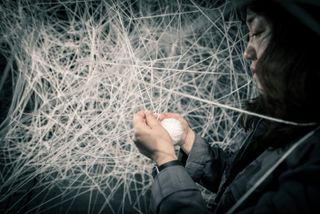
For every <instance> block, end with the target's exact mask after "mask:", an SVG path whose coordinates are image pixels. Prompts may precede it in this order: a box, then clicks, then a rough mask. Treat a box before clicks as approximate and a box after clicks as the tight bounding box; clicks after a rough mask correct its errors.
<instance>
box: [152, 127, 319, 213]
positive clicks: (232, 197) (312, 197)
mask: <svg viewBox="0 0 320 214" xmlns="http://www.w3.org/2000/svg"><path fill="white" fill-rule="evenodd" d="M263 131H265V130H264V127H263V124H262V123H258V124H257V125H256V126H255V127H254V128H253V129H252V130H251V131H250V132H248V133H246V134H245V135H244V136H243V137H239V138H238V141H239V142H238V143H241V144H242V146H241V147H240V149H239V150H238V151H237V152H236V153H235V154H232V153H229V152H226V150H223V149H221V148H220V147H219V146H217V145H213V146H210V145H209V144H207V143H206V142H205V141H204V140H203V139H202V138H200V137H199V136H197V137H196V140H195V142H194V145H193V148H192V151H191V152H190V154H189V156H186V155H185V154H183V153H182V154H181V155H180V159H181V161H182V162H183V164H184V166H177V165H176V166H170V167H168V168H165V169H164V170H162V171H161V172H160V173H159V174H158V175H157V176H156V177H155V180H154V183H153V185H152V189H151V207H150V208H151V212H152V213H165V214H168V213H175V214H177V213H226V212H227V211H228V210H229V211H230V208H231V207H233V206H234V205H235V204H236V203H237V202H240V201H243V202H241V203H240V205H239V206H237V209H236V210H235V213H312V212H311V210H314V211H315V210H317V211H319V210H320V201H319V198H320V132H319V131H316V132H312V133H309V134H307V135H304V136H302V137H301V138H304V139H302V140H300V141H299V139H298V140H297V141H295V142H292V143H291V144H289V145H287V146H285V147H283V148H277V149H262V150H261V149H260V150H259V149H257V148H255V147H254V145H252V144H253V143H252V142H255V141H254V139H256V138H258V137H259V136H260V135H261V133H262V132H263ZM305 138H306V139H305ZM253 148H254V149H253ZM252 151H254V152H253V153H254V154H252ZM282 159H283V160H282ZM195 182H197V183H199V184H201V185H202V186H204V187H206V188H207V189H209V190H211V191H212V192H215V193H217V197H216V199H215V202H214V204H213V206H212V209H208V206H207V204H206V203H205V202H204V200H203V198H202V195H201V192H200V191H199V188H198V187H197V185H196V184H195ZM249 192H250V194H249ZM244 195H245V196H244ZM246 196H247V197H246Z"/></svg>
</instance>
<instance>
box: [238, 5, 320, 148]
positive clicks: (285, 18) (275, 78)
mask: <svg viewBox="0 0 320 214" xmlns="http://www.w3.org/2000/svg"><path fill="white" fill-rule="evenodd" d="M245 8H247V9H250V10H252V11H254V12H255V13H257V14H259V15H262V16H264V17H265V18H266V19H267V21H268V22H269V23H271V26H272V35H271V39H270V42H269V45H268V47H267V48H266V50H265V51H264V53H263V54H262V56H261V57H260V58H259V59H258V62H257V68H256V73H257V76H258V78H259V81H260V84H261V86H262V88H263V93H262V94H261V95H260V96H259V97H257V98H255V99H253V100H250V101H249V102H248V104H247V109H248V110H250V111H254V112H256V113H259V114H264V115H268V116H271V117H275V118H280V119H283V120H287V121H294V122H297V123H310V122H315V123H317V124H319V122H320V104H319V102H318V96H319V92H320V71H319V66H320V65H319V58H318V54H317V53H318V52H319V50H320V45H319V43H320V38H319V34H318V32H316V31H314V29H311V28H310V27H309V26H307V25H306V24H305V22H303V20H301V19H299V18H298V17H297V16H295V15H294V14H292V13H291V12H289V10H288V9H287V8H286V5H282V4H279V1H271V0H268V1H264V0H253V1H250V2H247V3H246V5H245ZM318 9H319V8H318ZM244 118H245V123H244V124H245V127H248V126H250V125H251V124H252V122H253V121H255V120H256V118H253V117H248V116H244ZM266 123H267V127H268V131H267V132H266V133H265V134H264V136H263V137H262V139H261V142H262V143H263V144H264V145H265V146H275V147H277V146H281V145H283V144H284V143H289V142H291V141H292V140H294V139H295V138H296V137H297V136H299V135H301V134H302V133H304V132H306V131H307V130H309V129H310V128H311V127H308V126H306V127H300V126H293V125H285V124H283V123H277V122H271V121H266Z"/></svg>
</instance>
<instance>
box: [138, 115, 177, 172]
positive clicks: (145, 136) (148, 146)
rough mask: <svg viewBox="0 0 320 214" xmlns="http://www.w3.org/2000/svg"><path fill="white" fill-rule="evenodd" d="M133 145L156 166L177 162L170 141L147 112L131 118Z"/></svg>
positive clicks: (157, 122) (160, 126) (153, 117)
mask: <svg viewBox="0 0 320 214" xmlns="http://www.w3.org/2000/svg"><path fill="white" fill-rule="evenodd" d="M133 130H134V138H135V140H134V143H135V145H136V146H137V148H138V149H139V151H140V152H141V153H142V154H143V155H145V156H147V157H148V158H150V159H152V160H154V161H155V162H156V163H157V165H158V166H159V165H161V164H164V163H166V162H169V161H172V160H177V156H176V154H175V150H174V147H173V144H172V142H171V141H172V140H171V138H170V136H169V134H168V132H167V131H166V130H165V129H164V128H163V127H162V125H161V123H160V121H159V120H157V119H156V118H155V116H154V115H153V114H152V113H151V112H149V111H140V112H138V113H136V114H135V115H134V117H133Z"/></svg>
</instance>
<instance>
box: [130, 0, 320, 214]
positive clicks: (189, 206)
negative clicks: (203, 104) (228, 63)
mask: <svg viewBox="0 0 320 214" xmlns="http://www.w3.org/2000/svg"><path fill="white" fill-rule="evenodd" d="M279 2H281V1H262V0H253V1H250V3H248V4H247V5H245V6H244V8H245V11H246V24H247V26H248V29H249V41H248V44H247V48H246V50H245V51H244V57H245V58H246V59H248V60H250V62H251V66H250V67H251V70H252V73H253V79H254V80H255V81H256V83H257V84H256V85H257V87H258V89H259V90H260V92H261V93H260V95H259V96H258V97H257V98H255V99H254V100H250V101H249V102H248V104H247V109H248V110H250V111H253V112H256V113H259V114H264V115H267V116H270V117H274V118H279V119H282V120H284V121H286V122H275V121H271V120H266V119H261V118H257V117H253V116H246V115H243V127H244V131H245V132H246V135H245V137H244V138H239V139H237V140H238V141H239V143H241V144H242V146H241V148H240V149H239V150H238V151H237V152H236V153H235V154H234V155H230V154H226V153H225V151H224V150H222V149H220V148H219V147H218V146H209V145H208V144H207V143H206V142H204V140H202V139H201V138H200V137H199V136H197V135H196V134H195V133H194V132H193V131H192V129H191V128H190V127H189V126H188V123H187V122H186V120H184V119H183V118H182V117H181V116H179V115H178V114H174V113H166V114H162V115H161V116H160V120H162V119H164V118H176V119H178V120H180V121H181V122H182V124H183V126H184V138H183V140H182V142H181V144H180V146H181V151H180V154H179V158H178V157H177V156H176V154H175V151H174V148H173V146H172V143H171V139H170V137H169V135H168V133H167V132H166V131H165V130H164V129H163V128H162V126H161V125H160V121H159V120H158V119H156V118H155V117H154V115H153V114H152V113H150V112H147V111H141V112H138V113H136V115H135V116H134V119H133V125H134V134H135V138H136V140H135V144H136V146H137V147H138V149H139V150H140V152H141V153H142V154H144V155H146V156H147V157H149V158H151V159H152V160H154V161H155V162H156V164H157V166H158V170H159V171H160V172H158V174H157V175H156V176H155V180H154V184H153V186H152V191H151V192H152V198H151V211H152V212H153V213H207V212H208V213H211V212H215V213H226V212H229V213H232V212H243V213H249V212H250V213H256V212H259V213H302V212H303V213H308V212H311V210H320V203H319V202H318V198H320V131H319V122H320V112H319V110H320V105H319V102H318V101H317V100H318V99H317V98H318V96H319V95H318V93H319V91H320V90H319V86H320V84H319V82H320V72H319V68H318V60H317V58H318V55H317V54H315V53H317V51H318V50H319V48H320V45H319V40H320V38H319V31H318V30H319V29H314V28H313V27H312V26H314V25H307V24H306V22H305V21H306V20H302V19H301V16H299V14H298V15H297V14H295V13H292V10H291V9H292V7H291V6H292V5H288V7H286V5H283V4H281V5H280V3H279ZM291 3H292V1H291ZM295 6H297V5H295ZM288 8H289V10H288ZM318 9H319V8H318ZM315 11H317V10H315ZM195 182H198V183H200V184H201V185H203V186H204V187H206V188H207V189H209V190H211V191H213V192H215V193H217V196H216V198H215V204H214V205H213V206H212V208H211V210H209V209H208V208H207V206H206V205H205V203H204V201H203V199H202V198H201V194H200V192H199V190H198V188H197V186H196V185H195Z"/></svg>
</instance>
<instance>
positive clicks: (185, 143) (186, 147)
mask: <svg viewBox="0 0 320 214" xmlns="http://www.w3.org/2000/svg"><path fill="white" fill-rule="evenodd" d="M166 118H174V119H176V120H178V121H180V123H181V125H182V128H183V136H182V141H180V142H179V146H180V147H181V149H182V150H183V151H184V152H185V153H186V154H189V153H190V151H191V149H192V146H193V143H194V140H195V136H196V135H195V133H194V131H193V130H192V129H191V128H190V126H189V124H188V122H187V121H186V120H185V119H184V118H183V117H182V116H181V115H179V114H176V113H163V114H160V115H159V119H160V121H161V120H163V119H166Z"/></svg>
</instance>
